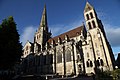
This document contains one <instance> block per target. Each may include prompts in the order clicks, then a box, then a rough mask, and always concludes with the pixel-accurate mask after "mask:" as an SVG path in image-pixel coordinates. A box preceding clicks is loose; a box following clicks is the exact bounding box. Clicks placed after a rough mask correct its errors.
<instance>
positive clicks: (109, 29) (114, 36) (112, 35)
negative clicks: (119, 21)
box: [105, 24, 120, 47]
mask: <svg viewBox="0 0 120 80" xmlns="http://www.w3.org/2000/svg"><path fill="white" fill-rule="evenodd" d="M105 31H106V35H107V37H108V40H109V41H110V43H111V46H112V47H118V46H119V47H120V27H119V26H118V27H115V26H112V25H109V24H105Z"/></svg>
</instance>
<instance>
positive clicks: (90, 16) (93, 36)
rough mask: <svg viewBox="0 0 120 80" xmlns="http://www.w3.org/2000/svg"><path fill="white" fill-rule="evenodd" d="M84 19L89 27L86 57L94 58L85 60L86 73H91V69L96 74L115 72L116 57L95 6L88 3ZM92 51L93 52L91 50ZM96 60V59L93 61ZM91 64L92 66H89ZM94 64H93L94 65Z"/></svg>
mask: <svg viewBox="0 0 120 80" xmlns="http://www.w3.org/2000/svg"><path fill="white" fill-rule="evenodd" d="M84 17H85V22H86V27H87V31H88V32H87V43H88V45H89V48H90V51H89V53H85V55H86V56H89V55H92V57H88V58H85V61H86V62H87V61H88V62H87V63H86V62H85V63H86V73H90V70H89V67H91V68H92V69H93V71H91V72H95V71H94V70H96V69H101V70H103V71H105V70H110V71H111V70H113V69H114V56H113V53H112V50H111V47H110V45H109V42H108V41H107V38H106V35H105V31H104V27H103V25H102V22H101V20H99V19H98V17H97V14H96V11H95V9H94V7H93V6H91V5H90V4H89V3H88V2H87V3H86V6H85V9H84ZM91 49H92V50H91ZM93 58H94V59H93ZM89 62H90V66H89V65H88V64H89ZM92 63H93V64H92Z"/></svg>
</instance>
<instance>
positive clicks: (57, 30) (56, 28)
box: [50, 20, 82, 36]
mask: <svg viewBox="0 0 120 80" xmlns="http://www.w3.org/2000/svg"><path fill="white" fill-rule="evenodd" d="M81 25H82V20H78V21H75V22H72V23H70V24H68V25H62V24H56V25H51V26H50V29H51V31H52V35H53V36H57V35H60V34H62V33H64V32H67V31H69V30H71V29H74V28H75V27H78V26H81Z"/></svg>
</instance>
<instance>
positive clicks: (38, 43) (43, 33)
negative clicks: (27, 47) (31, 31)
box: [34, 5, 51, 53]
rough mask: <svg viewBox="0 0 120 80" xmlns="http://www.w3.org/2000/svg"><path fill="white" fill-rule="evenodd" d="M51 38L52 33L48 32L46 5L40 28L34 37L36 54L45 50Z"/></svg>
mask: <svg viewBox="0 0 120 80" xmlns="http://www.w3.org/2000/svg"><path fill="white" fill-rule="evenodd" d="M50 37H51V32H48V24H47V12H46V5H45V6H44V10H43V13H42V18H41V22H40V26H39V28H38V30H37V31H36V33H35V36H34V52H35V53H36V52H38V51H40V50H43V49H44V48H45V44H46V42H47V41H48V39H49V38H50ZM35 49H37V50H35ZM38 49H39V50H38Z"/></svg>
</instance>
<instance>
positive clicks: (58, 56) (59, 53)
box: [57, 51, 62, 63]
mask: <svg viewBox="0 0 120 80" xmlns="http://www.w3.org/2000/svg"><path fill="white" fill-rule="evenodd" d="M57 63H62V52H61V51H58V52H57Z"/></svg>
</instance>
